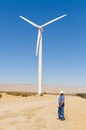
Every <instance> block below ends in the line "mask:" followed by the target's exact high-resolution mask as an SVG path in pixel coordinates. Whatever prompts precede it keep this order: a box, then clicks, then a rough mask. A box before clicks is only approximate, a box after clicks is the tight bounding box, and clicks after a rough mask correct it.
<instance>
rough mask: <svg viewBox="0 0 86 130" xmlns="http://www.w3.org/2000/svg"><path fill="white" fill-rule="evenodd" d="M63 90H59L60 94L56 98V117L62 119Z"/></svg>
mask: <svg viewBox="0 0 86 130" xmlns="http://www.w3.org/2000/svg"><path fill="white" fill-rule="evenodd" d="M64 100H65V97H64V92H63V91H60V96H59V98H58V119H61V120H64V119H65V118H64Z"/></svg>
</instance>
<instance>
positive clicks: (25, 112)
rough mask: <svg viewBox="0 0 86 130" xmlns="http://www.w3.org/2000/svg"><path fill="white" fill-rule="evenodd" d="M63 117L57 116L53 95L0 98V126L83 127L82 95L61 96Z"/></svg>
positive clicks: (23, 129) (6, 129)
mask: <svg viewBox="0 0 86 130" xmlns="http://www.w3.org/2000/svg"><path fill="white" fill-rule="evenodd" d="M65 98H66V100H65V104H66V105H65V118H66V120H65V121H60V120H58V119H57V96H56V95H45V96H41V97H39V96H31V97H21V96H20V97H17V96H10V95H4V96H3V98H1V99H0V130H86V99H83V98H80V97H77V96H66V97H65Z"/></svg>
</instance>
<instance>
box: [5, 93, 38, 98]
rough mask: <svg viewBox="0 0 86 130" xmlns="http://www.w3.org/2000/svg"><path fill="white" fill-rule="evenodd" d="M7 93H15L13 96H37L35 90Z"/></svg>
mask: <svg viewBox="0 0 86 130" xmlns="http://www.w3.org/2000/svg"><path fill="white" fill-rule="evenodd" d="M7 94H9V95H13V96H22V97H27V96H36V93H35V92H7Z"/></svg>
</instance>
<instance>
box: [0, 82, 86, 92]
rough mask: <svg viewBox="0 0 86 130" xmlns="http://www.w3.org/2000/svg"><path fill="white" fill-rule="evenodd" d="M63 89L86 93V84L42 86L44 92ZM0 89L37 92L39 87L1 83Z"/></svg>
mask: <svg viewBox="0 0 86 130" xmlns="http://www.w3.org/2000/svg"><path fill="white" fill-rule="evenodd" d="M61 90H63V91H64V93H65V94H76V93H86V87H85V86H71V85H69V86H60V85H58V86H55V85H52V86H51V85H43V87H42V92H46V93H59V92H60V91H61ZM0 91H8V92H9V91H17V92H37V91H38V87H37V85H35V84H12V83H7V84H6V83H0Z"/></svg>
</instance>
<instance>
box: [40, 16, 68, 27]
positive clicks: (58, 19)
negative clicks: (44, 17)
mask: <svg viewBox="0 0 86 130" xmlns="http://www.w3.org/2000/svg"><path fill="white" fill-rule="evenodd" d="M65 16H67V14H64V15H62V16H60V17H58V18H55V19H53V20H51V21H49V22H47V23H45V24H43V25H42V26H41V27H45V26H47V25H48V24H51V23H53V22H55V21H57V20H59V19H61V18H63V17H65Z"/></svg>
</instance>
